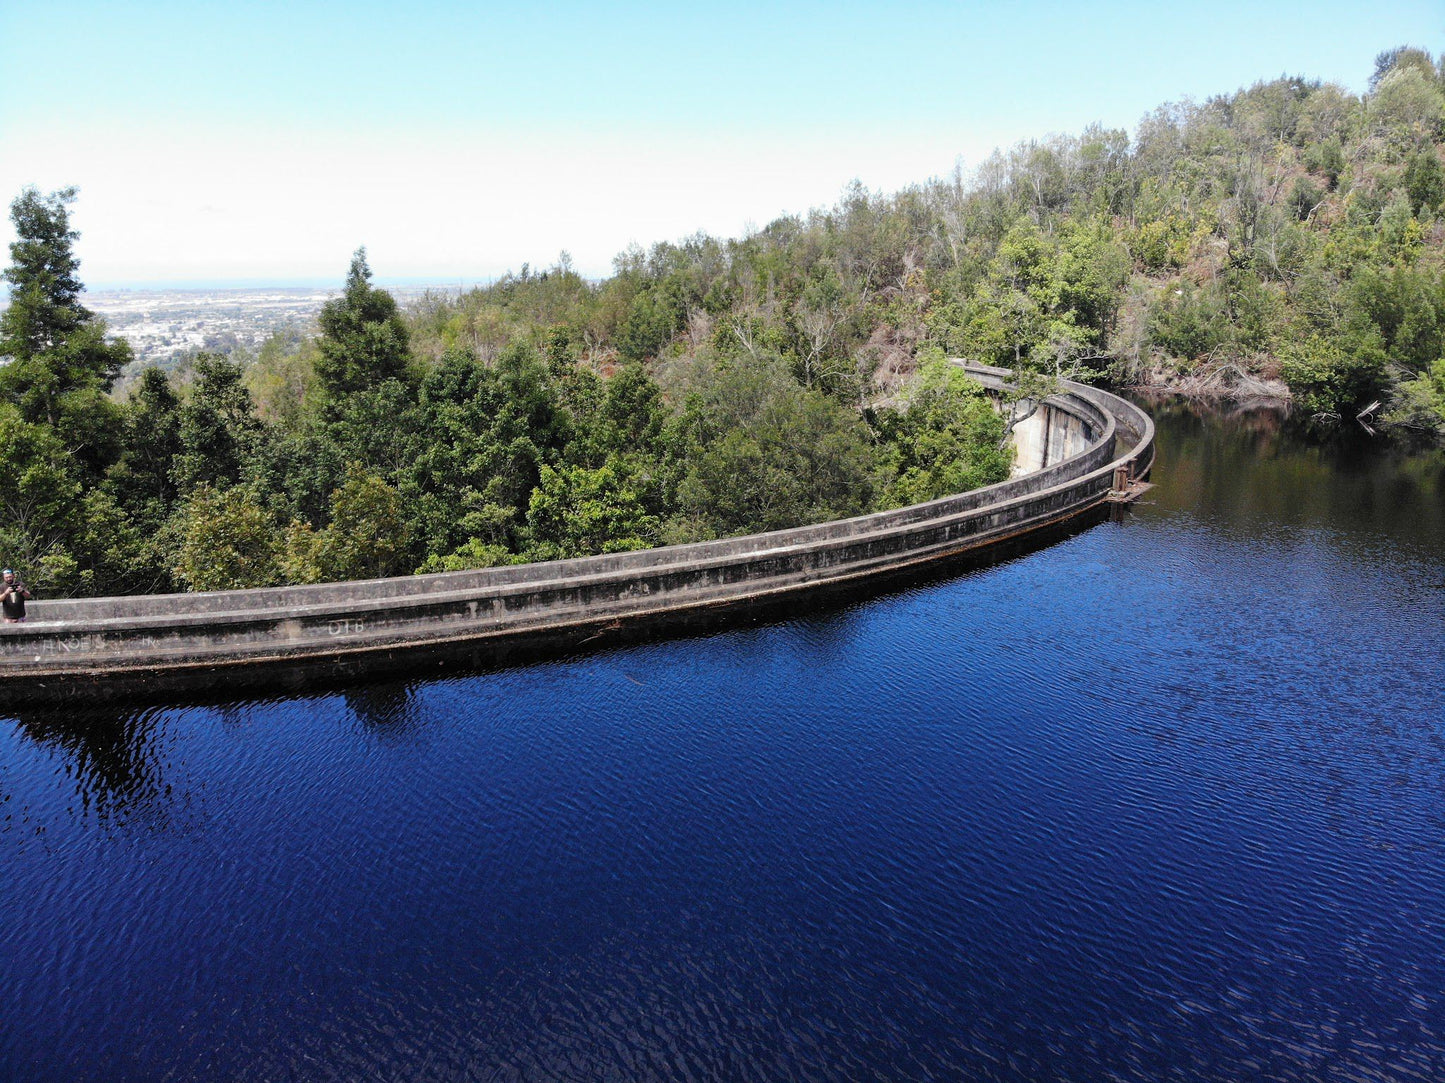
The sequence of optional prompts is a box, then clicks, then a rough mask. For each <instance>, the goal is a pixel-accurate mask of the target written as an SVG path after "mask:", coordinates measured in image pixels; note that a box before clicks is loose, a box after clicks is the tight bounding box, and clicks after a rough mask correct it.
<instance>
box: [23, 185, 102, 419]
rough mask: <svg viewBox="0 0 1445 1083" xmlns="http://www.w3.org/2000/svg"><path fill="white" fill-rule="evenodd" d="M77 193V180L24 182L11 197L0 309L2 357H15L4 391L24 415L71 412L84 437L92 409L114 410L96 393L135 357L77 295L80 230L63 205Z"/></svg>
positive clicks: (58, 416)
mask: <svg viewBox="0 0 1445 1083" xmlns="http://www.w3.org/2000/svg"><path fill="white" fill-rule="evenodd" d="M74 200H75V189H74V188H62V189H61V190H59V191H56V192H51V193H50V194H49V195H48V196H42V195H41V194H40V193H39V192H38V191H37V190H36V189H34V188H26V189H25V190H24V191H23V192H21V193H20V195H19V197H18V198H17V199H16V200H15V202H13V203H12V204H11V205H10V220H11V221H12V222H13V223H14V224H15V233H16V240H15V241H14V242H13V243H12V244H11V245H10V259H11V264H10V266H9V267H8V268H7V269H6V270H5V273H4V277H5V280H6V281H7V282H9V283H10V307H9V308H8V309H6V310H5V313H4V315H3V316H0V358H4V357H8V358H9V359H10V361H9V364H6V365H5V366H4V367H3V368H0V396H3V398H5V399H7V400H8V401H10V402H13V403H15V404H16V405H18V406H19V407H20V409H21V412H22V414H23V415H24V416H25V419H26V420H27V421H31V422H45V423H46V424H49V425H60V424H61V420H62V415H68V416H66V417H65V420H66V422H67V424H66V425H65V427H66V428H67V429H68V430H70V434H71V435H72V436H80V438H81V439H82V441H84V440H85V439H86V435H85V434H86V432H87V430H90V429H92V428H94V427H95V426H93V425H92V424H91V422H93V421H94V420H95V418H94V417H92V416H90V415H93V414H97V413H105V414H106V417H107V418H109V414H108V413H106V411H105V410H104V408H103V407H101V406H98V405H97V400H98V399H99V398H100V396H101V395H102V394H103V393H104V392H106V391H108V390H109V389H110V385H111V384H112V382H114V380H115V377H116V375H117V373H119V371H120V368H121V366H122V365H123V364H125V363H126V361H128V360H130V347H129V346H128V345H127V344H126V343H124V342H117V343H107V342H106V341H105V324H104V322H103V321H102V320H101V319H100V318H99V317H98V316H96V315H95V313H93V312H91V311H90V310H89V309H87V308H86V307H85V306H84V305H82V304H81V303H80V294H81V292H82V291H83V290H84V289H85V287H84V286H83V285H81V282H80V279H79V277H78V276H77V272H78V271H79V269H80V261H79V260H78V259H76V257H75V253H74V251H73V246H74V243H75V241H76V238H77V237H79V234H78V233H76V231H75V230H73V229H71V228H70V213H69V211H68V210H67V209H66V208H67V206H68V205H69V204H70V203H72V202H74ZM97 435H98V434H97Z"/></svg>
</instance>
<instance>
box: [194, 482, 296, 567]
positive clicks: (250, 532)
mask: <svg viewBox="0 0 1445 1083" xmlns="http://www.w3.org/2000/svg"><path fill="white" fill-rule="evenodd" d="M179 534H180V547H179V551H178V552H177V554H176V563H175V567H174V572H175V576H176V578H177V580H178V581H180V582H181V583H183V584H185V586H186V587H187V588H189V589H190V590H237V589H242V588H251V587H269V586H273V585H275V584H277V583H279V582H280V581H281V568H280V566H279V558H280V555H281V541H282V535H281V531H279V530H278V529H277V527H276V523H275V521H274V520H273V519H272V518H271V516H270V515H269V514H268V513H267V511H266V509H265V508H264V507H262V506H261V502H260V501H259V500H257V499H256V496H255V494H254V493H252V492H251V491H250V490H249V489H245V488H239V487H237V488H233V489H226V490H224V491H222V490H217V489H213V488H212V487H211V486H210V485H208V484H206V483H204V482H202V483H201V484H200V485H198V486H197V487H196V488H195V489H194V490H192V492H191V494H190V497H189V498H188V499H187V500H186V503H185V505H184V507H183V508H182V509H181V512H180V527H179Z"/></svg>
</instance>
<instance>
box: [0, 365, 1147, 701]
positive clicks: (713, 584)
mask: <svg viewBox="0 0 1445 1083" xmlns="http://www.w3.org/2000/svg"><path fill="white" fill-rule="evenodd" d="M960 364H962V365H963V366H964V368H965V369H966V371H967V372H968V373H969V374H970V375H971V376H973V377H974V378H975V379H977V380H979V381H980V382H981V383H982V384H983V385H984V386H985V388H987V389H989V390H991V391H993V392H995V393H997V392H999V391H1001V390H1002V389H1004V387H1005V386H1006V385H1005V376H1006V373H1005V371H1004V370H1000V369H993V368H989V367H986V366H982V365H978V364H975V363H971V362H960ZM1016 434H1017V437H1018V440H1017V442H1018V445H1019V448H1020V459H1021V462H1022V466H1023V467H1024V469H1023V472H1021V473H1019V472H1016V474H1015V476H1014V477H1012V478H1010V479H1008V480H1006V481H1003V482H1000V483H998V484H996V485H991V486H987V487H985V488H982V489H977V490H974V491H971V492H967V493H961V494H958V495H955V496H948V497H943V498H941V499H938V500H934V501H930V502H928V503H924V504H917V505H913V506H910V507H905V508H898V509H894V510H890V511H884V512H876V513H873V514H869V515H863V516H858V517H855V518H851V519H844V520H837V521H834V522H827V523H817V524H811V525H807V526H802V527H796V528H792V529H787V530H779V531H773V532H770V533H764V534H753V535H747V536H742V537H734V538H725V539H721V540H717V541H708V542H699V543H693V544H688V545H675V546H666V547H662V548H657V549H646V550H638V551H633V552H627V553H616V554H607V555H600V556H591V557H582V558H576V559H571V560H560V561H549V562H546V563H539V564H528V565H519V566H510V567H500V568H488V569H481V570H476V571H462V572H447V573H440V574H432V575H417V576H402V577H397V578H391V579H378V580H365V581H353V582H342V583H324V584H317V585H311V586H298V587H275V588H266V589H258V590H243V591H216V592H209V593H194V594H172V595H139V596H129V597H113V598H91V599H74V600H59V601H41V602H37V603H34V604H33V607H32V611H33V617H32V619H31V620H30V621H29V622H27V623H26V624H24V625H11V626H7V627H5V629H4V630H3V633H0V675H3V676H4V677H7V678H9V677H20V676H23V677H24V678H25V679H24V680H23V681H12V683H11V692H12V701H14V702H15V703H16V705H17V706H40V705H45V704H52V703H60V702H68V701H76V700H103V701H112V700H117V699H126V698H150V697H154V696H161V695H169V694H172V693H177V692H187V691H189V692H196V691H206V690H215V689H218V688H220V689H225V690H227V691H230V690H232V689H242V688H258V687H260V688H282V689H296V688H302V687H305V686H306V685H307V684H308V683H309V682H313V681H319V680H330V681H335V680H346V681H352V680H356V681H360V680H363V679H365V678H368V677H371V676H379V675H383V674H394V673H405V672H415V671H416V670H417V669H418V668H419V667H428V666H429V667H432V668H436V667H439V666H446V665H461V666H470V667H478V666H486V665H491V664H497V663H499V662H504V661H507V660H509V659H513V658H520V657H523V656H525V655H527V654H529V653H538V652H556V651H566V650H570V649H576V648H582V647H586V646H590V645H593V644H596V643H598V642H600V641H607V640H609V639H618V638H624V637H627V636H636V635H638V634H640V633H644V632H655V631H657V630H659V629H667V628H677V627H694V628H695V627H703V626H706V625H707V624H709V623H713V622H716V621H718V620H721V619H723V618H724V617H725V616H727V615H729V614H733V615H735V614H737V613H739V612H745V611H749V610H764V609H766V608H768V607H776V606H777V605H779V604H784V605H785V604H787V603H788V602H789V601H790V600H792V599H795V598H799V597H802V596H805V595H821V594H823V593H825V592H832V593H834V594H836V593H838V592H846V591H858V592H861V591H863V590H864V589H866V588H867V587H868V586H869V585H870V583H875V582H877V581H882V580H896V578H897V577H899V576H900V575H905V574H907V573H909V571H910V570H912V569H921V568H922V567H924V566H926V565H930V564H934V563H937V562H940V561H944V560H947V559H950V558H955V557H959V556H961V555H964V554H978V555H983V554H986V553H988V552H989V551H990V550H992V549H995V548H997V547H1000V546H1003V545H1005V544H1010V543H1017V542H1018V541H1019V540H1020V539H1022V538H1025V537H1027V536H1030V535H1034V534H1037V533H1039V532H1041V531H1044V530H1047V529H1050V528H1056V527H1058V526H1059V525H1060V524H1063V523H1066V522H1068V521H1069V520H1072V519H1074V518H1076V517H1078V516H1080V515H1082V514H1083V513H1085V512H1087V511H1089V510H1090V509H1095V508H1097V507H1098V506H1099V505H1100V504H1102V503H1103V502H1105V501H1106V500H1108V499H1110V495H1111V493H1112V494H1115V495H1116V496H1117V495H1118V493H1119V491H1120V489H1121V487H1122V486H1123V485H1124V484H1127V483H1128V482H1131V481H1133V480H1135V479H1142V478H1144V477H1145V476H1146V475H1147V474H1148V472H1149V469H1150V466H1151V465H1152V463H1153V457H1154V426H1153V422H1152V420H1151V419H1150V417H1149V416H1148V414H1147V413H1145V412H1144V411H1143V410H1141V409H1139V408H1138V407H1137V406H1134V405H1133V404H1132V403H1130V402H1128V401H1126V400H1125V399H1122V398H1120V397H1119V396H1116V395H1113V394H1110V393H1108V392H1105V391H1101V390H1098V389H1095V388H1091V387H1088V386H1086V385H1083V384H1077V383H1069V382H1066V383H1065V385H1064V387H1063V390H1062V391H1061V392H1060V393H1059V394H1057V395H1055V396H1052V397H1051V398H1050V399H1048V400H1046V402H1045V403H1044V404H1043V405H1042V407H1041V408H1040V410H1039V411H1038V412H1037V413H1035V414H1034V416H1033V417H1032V418H1030V419H1029V420H1028V421H1027V422H1025V423H1024V424H1022V425H1021V426H1020V427H1019V429H1017V430H1016Z"/></svg>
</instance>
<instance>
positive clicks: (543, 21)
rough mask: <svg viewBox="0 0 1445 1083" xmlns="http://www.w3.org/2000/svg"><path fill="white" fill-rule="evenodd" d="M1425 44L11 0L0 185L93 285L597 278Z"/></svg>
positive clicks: (1352, 38) (1264, 10) (1419, 36)
mask: <svg viewBox="0 0 1445 1083" xmlns="http://www.w3.org/2000/svg"><path fill="white" fill-rule="evenodd" d="M1407 43H1408V44H1414V45H1419V46H1422V47H1424V48H1428V49H1430V50H1431V51H1432V52H1435V53H1438V52H1439V51H1440V50H1441V49H1442V48H1445V3H1442V2H1441V0H1428V2H1425V0H1377V2H1372V3H1361V2H1359V0H1355V2H1353V3H1340V2H1334V0H1317V2H1314V3H1309V4H1304V3H1269V2H1268V0H1255V2H1252V3H1236V2H1234V0H1216V2H1212V3H1207V4H1204V3H1199V4H1196V3H1183V2H1176V3H1167V4H1166V3H1157V2H1156V3H1149V4H1144V3H1134V2H1117V3H1092V4H1085V3H1079V2H1074V3H1030V2H1020V3H961V2H954V3H947V2H941V0H934V2H909V0H900V2H896V3H889V4H883V3H852V2H847V0H835V2H833V3H827V4H824V3H785V2H774V3H771V4H751V3H727V4H713V3H708V2H696V3H691V4H663V3H643V2H630V3H626V2H623V3H614V4H610V5H603V4H597V3H592V4H582V3H566V2H563V3H552V4H535V5H528V4H522V3H517V2H516V0H512V2H509V3H506V4H493V3H489V2H479V0H474V2H470V3H460V2H458V3H444V2H440V0H411V2H409V3H407V4H399V3H395V2H389V3H370V2H366V0H346V2H344V3H331V2H309V0H291V2H288V3H271V2H266V0H253V2H247V0H231V2H229V3H226V4H216V5H210V4H197V3H194V2H193V0H192V2H186V3H147V2H145V0H135V2H132V3H126V4H120V3H115V2H114V0H110V2H107V3H86V2H71V3H67V4H63V5H62V4H45V3H40V4H37V3H34V2H29V0H0V196H3V197H4V199H5V201H6V202H7V203H8V201H9V200H11V199H13V198H14V197H15V196H16V195H18V194H19V192H20V191H21V190H22V189H23V188H24V187H25V186H27V185H35V186H36V187H38V188H40V189H41V190H43V191H49V190H53V189H56V188H61V187H67V186H71V185H74V186H76V187H78V188H79V190H80V195H79V198H78V200H77V201H76V203H75V204H74V206H73V208H72V223H73V225H74V226H75V228H77V229H78V230H80V232H81V239H80V241H79V242H78V244H77V246H76V251H77V254H78V255H79V256H80V259H81V276H82V278H83V279H84V280H85V281H86V282H87V283H88V284H89V286H90V287H91V288H92V289H103V288H116V287H142V286H146V285H166V286H180V285H187V284H195V285H207V286H220V285H228V284H233V285H261V284H274V285H286V284H295V285H317V284H325V283H328V282H339V281H340V280H341V279H342V278H344V276H345V272H346V267H347V264H348V262H349V260H350V254H351V252H352V251H353V250H354V249H355V248H357V247H358V246H360V245H365V246H366V247H367V251H368V255H369V259H370V264H371V267H372V269H373V271H374V272H375V274H376V276H377V280H378V281H379V282H381V283H387V282H392V283H400V282H405V281H413V282H427V283H433V284H451V283H455V284H458V285H462V284H470V283H475V282H483V281H488V280H490V279H492V278H495V277H497V276H498V275H500V274H502V273H504V272H506V271H508V270H520V268H521V266H522V264H523V263H524V262H526V263H530V264H531V265H532V267H533V268H539V267H545V266H550V265H553V264H555V263H556V262H557V261H558V259H559V258H560V255H561V253H562V252H563V251H564V250H565V251H566V252H567V253H568V254H569V256H570V258H571V260H572V262H573V265H574V266H575V267H576V268H577V269H578V270H579V271H581V272H582V273H583V274H586V275H588V276H591V277H602V276H605V275H607V274H610V273H611V267H612V259H613V257H614V256H616V255H617V253H619V252H621V251H622V250H623V249H625V248H626V247H627V246H628V245H629V244H634V243H635V244H640V245H642V246H643V247H644V248H645V247H648V246H650V245H652V244H654V243H656V242H659V241H669V240H671V241H675V240H678V239H680V238H682V237H685V236H687V235H690V234H692V233H695V232H697V231H699V230H703V231H706V232H708V233H712V234H715V235H719V236H740V235H743V234H744V233H746V232H747V231H748V230H750V229H755V228H760V227H762V226H764V225H766V224H767V223H768V222H770V221H772V220H773V219H775V218H777V217H779V216H780V215H784V214H803V213H806V212H807V211H808V210H809V209H811V208H814V207H827V206H831V205H832V204H833V203H834V202H836V200H837V199H838V197H839V196H840V194H841V193H842V192H843V190H844V188H845V187H846V186H847V185H848V184H849V182H851V181H853V180H858V181H860V182H861V183H862V184H863V185H865V186H866V187H867V188H869V189H871V190H874V191H882V192H893V191H896V190H898V189H900V188H903V187H906V186H907V185H910V184H917V183H922V182H925V181H927V180H928V179H929V178H931V177H938V176H946V175H948V174H949V173H951V172H952V170H953V169H954V167H955V165H956V164H959V165H961V166H962V168H963V169H964V170H965V171H967V170H968V169H971V168H973V167H975V166H977V165H978V163H979V162H980V161H982V160H983V159H984V158H986V157H987V156H988V155H989V153H990V152H991V151H993V150H994V149H995V148H997V147H1008V146H1011V145H1013V144H1015V143H1017V142H1019V141H1022V140H1026V139H1030V138H1041V137H1043V136H1046V135H1048V134H1050V133H1055V132H1064V133H1077V132H1079V131H1080V130H1082V129H1083V128H1084V127H1085V126H1087V125H1088V124H1090V123H1094V122H1099V123H1102V124H1104V125H1106V126H1109V127H1118V128H1126V129H1128V130H1130V131H1131V132H1132V131H1133V130H1134V128H1135V127H1136V125H1137V124H1138V122H1139V119H1140V118H1141V117H1142V116H1144V115H1145V114H1146V113H1147V112H1149V111H1151V110H1152V109H1154V108H1155V107H1156V106H1158V105H1160V104H1163V103H1165V102H1170V101H1178V100H1180V99H1183V98H1186V97H1193V98H1195V99H1203V98H1206V97H1208V96H1210V95H1212V94H1219V93H1229V92H1232V91H1234V90H1236V89H1238V88H1240V87H1242V86H1247V85H1249V84H1251V83H1253V82H1256V81H1258V80H1260V79H1269V78H1273V77H1275V76H1278V75H1282V74H1290V75H1296V74H1298V75H1305V76H1307V77H1310V78H1318V79H1323V80H1326V81H1330V82H1336V83H1339V84H1341V85H1342V86H1345V87H1346V88H1348V89H1350V90H1352V91H1354V92H1356V93H1360V92H1362V91H1363V90H1364V87H1365V82H1366V80H1367V79H1368V77H1369V75H1370V73H1371V71H1372V70H1373V61H1374V57H1375V55H1376V54H1377V53H1379V52H1380V51H1381V50H1383V49H1387V48H1390V47H1392V46H1395V45H1401V44H1407ZM12 239H13V232H12V231H11V230H10V228H9V223H8V221H7V222H5V223H3V225H0V243H5V244H8V243H9V241H10V240H12Z"/></svg>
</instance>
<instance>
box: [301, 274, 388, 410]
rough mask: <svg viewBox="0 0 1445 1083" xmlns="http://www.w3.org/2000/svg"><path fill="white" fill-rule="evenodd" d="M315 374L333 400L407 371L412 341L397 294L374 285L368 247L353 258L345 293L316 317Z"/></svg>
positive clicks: (327, 303) (343, 397) (328, 304)
mask: <svg viewBox="0 0 1445 1083" xmlns="http://www.w3.org/2000/svg"><path fill="white" fill-rule="evenodd" d="M317 322H318V323H319V324H320V325H321V337H320V338H319V339H318V340H317V347H318V350H319V356H318V357H317V359H316V375H317V376H318V377H320V379H321V384H322V387H323V388H325V391H326V395H327V397H328V398H329V399H331V400H332V401H333V402H336V401H339V400H342V399H345V398H346V397H347V396H348V395H352V394H354V393H356V392H358V391H365V390H367V389H369V388H372V387H375V386H376V385H377V384H380V383H381V382H382V381H384V380H388V379H392V378H401V377H404V376H405V374H406V367H407V361H408V358H409V351H410V346H409V342H408V338H407V331H406V325H405V324H404V323H403V322H402V319H401V313H400V312H398V311H397V307H396V299H395V298H393V297H392V295H391V294H389V293H387V292H386V290H381V289H376V288H374V287H373V286H372V285H371V268H370V267H368V266H367V265H366V249H365V248H358V249H357V250H356V254H355V255H353V256H352V257H351V270H350V272H349V273H348V274H347V276H346V292H345V293H344V294H342V295H341V296H340V297H338V298H336V299H334V300H331V301H328V302H326V305H325V306H324V307H323V308H322V309H321V315H320V316H319V317H318V318H317Z"/></svg>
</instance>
